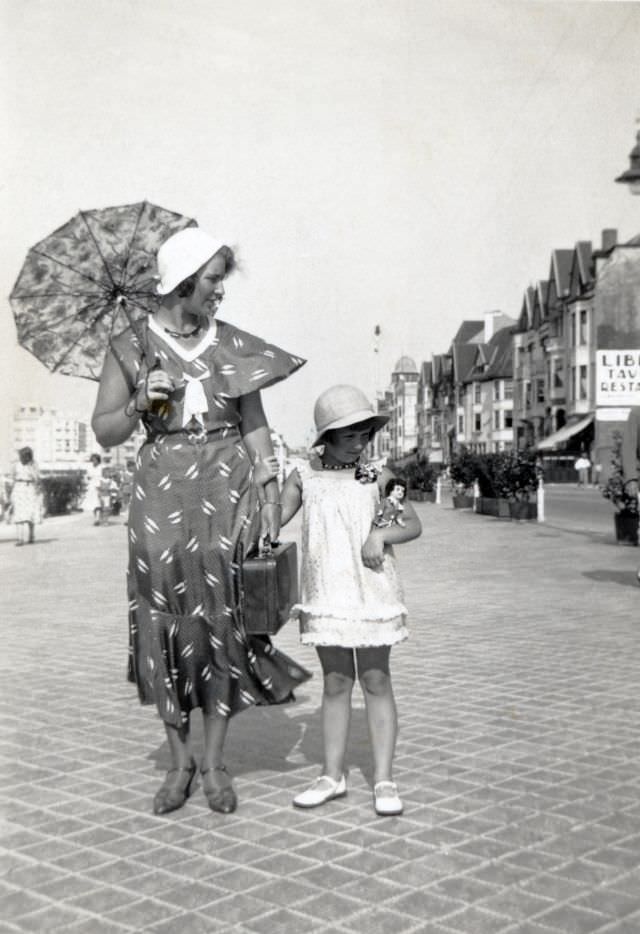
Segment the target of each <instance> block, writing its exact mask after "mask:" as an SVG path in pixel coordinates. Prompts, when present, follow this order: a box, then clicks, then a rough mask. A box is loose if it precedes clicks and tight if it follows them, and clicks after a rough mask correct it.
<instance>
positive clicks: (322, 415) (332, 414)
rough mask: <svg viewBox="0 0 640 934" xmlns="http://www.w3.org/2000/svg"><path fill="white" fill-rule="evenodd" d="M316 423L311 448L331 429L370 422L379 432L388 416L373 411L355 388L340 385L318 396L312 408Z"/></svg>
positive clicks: (365, 398)
mask: <svg viewBox="0 0 640 934" xmlns="http://www.w3.org/2000/svg"><path fill="white" fill-rule="evenodd" d="M313 418H314V421H315V423H316V439H315V441H314V442H313V444H312V445H311V447H314V448H315V447H316V446H317V445H318V444H322V437H323V435H324V434H325V432H327V431H330V430H331V429H332V428H346V427H347V426H348V425H357V424H358V422H369V421H370V422H371V423H372V425H373V428H374V430H375V431H379V430H380V429H381V428H382V427H383V426H384V425H386V424H387V422H388V421H389V416H388V415H380V414H377V413H376V412H374V411H373V406H372V405H371V403H370V402H369V400H368V399H367V397H366V396H365V394H364V393H363V392H362V390H361V389H358V388H357V387H356V386H348V385H344V384H340V385H338V386H331V387H330V388H329V389H325V391H324V392H323V393H322V395H320V396H319V397H318V399H317V401H316V404H315V406H314V408H313Z"/></svg>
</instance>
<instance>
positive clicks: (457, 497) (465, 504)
mask: <svg viewBox="0 0 640 934" xmlns="http://www.w3.org/2000/svg"><path fill="white" fill-rule="evenodd" d="M452 500H453V508H454V509H471V507H472V506H473V496H467V494H466V493H454V495H453V497H452Z"/></svg>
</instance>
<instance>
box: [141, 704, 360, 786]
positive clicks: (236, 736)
mask: <svg viewBox="0 0 640 934" xmlns="http://www.w3.org/2000/svg"><path fill="white" fill-rule="evenodd" d="M300 699H301V700H302V699H303V698H302V697H300ZM287 706H288V709H289V710H290V711H292V710H293V708H294V706H295V705H287ZM161 731H162V724H161V723H160V722H159V721H158V733H159V736H160V735H161ZM191 743H192V750H193V754H194V757H195V760H196V762H199V761H200V760H201V758H202V748H203V733H202V717H201V716H200V715H199V714H198V713H196V714H194V716H193V717H192V728H191ZM149 759H150V760H152V761H153V762H154V763H155V766H156V768H157V769H158V771H162V772H164V771H165V770H166V769H168V768H170V766H171V757H170V755H169V747H168V744H167V743H166V742H163V743H162V744H161V745H159V746H158V747H157V748H156V749H155V750H154V751H153V752H151V753H150V754H149ZM225 760H226V763H227V765H228V767H229V771H230V772H231V774H232V775H245V774H247V773H251V772H256V771H261V770H263V769H268V770H269V771H272V772H280V773H283V774H284V773H287V772H293V771H295V770H296V769H299V768H301V767H304V766H305V765H313V764H315V765H317V766H318V769H320V767H321V766H322V760H323V757H322V724H321V718H320V708H319V707H318V708H317V709H316V710H315V711H313V713H311V714H310V713H308V712H304V713H303V712H301V713H300V714H298V715H297V716H293V717H292V716H290V715H288V714H287V713H285V710H284V709H283V707H282V706H278V705H276V706H273V707H255V708H252V709H250V710H247V711H245V712H243V713H242V714H241V715H240V716H237V717H235V718H234V719H233V720H232V721H231V724H230V726H229V734H228V737H227V741H226V744H225ZM346 768H347V771H354V770H359V771H360V772H362V775H363V776H364V777H365V779H366V780H367V781H368V783H369V784H370V785H371V786H372V787H373V768H372V762H371V750H370V744H369V735H368V731H367V722H366V716H365V711H364V709H360V708H356V709H354V711H353V713H352V718H351V729H350V732H349V742H348V746H347V757H346Z"/></svg>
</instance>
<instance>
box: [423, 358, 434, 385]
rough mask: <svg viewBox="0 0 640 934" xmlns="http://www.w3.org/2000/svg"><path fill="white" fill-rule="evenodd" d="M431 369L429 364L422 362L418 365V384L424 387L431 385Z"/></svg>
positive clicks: (427, 361) (425, 361)
mask: <svg viewBox="0 0 640 934" xmlns="http://www.w3.org/2000/svg"><path fill="white" fill-rule="evenodd" d="M431 369H432V368H431V362H430V361H429V360H423V362H422V364H421V365H420V382H421V383H422V384H423V385H425V386H427V385H430V384H431Z"/></svg>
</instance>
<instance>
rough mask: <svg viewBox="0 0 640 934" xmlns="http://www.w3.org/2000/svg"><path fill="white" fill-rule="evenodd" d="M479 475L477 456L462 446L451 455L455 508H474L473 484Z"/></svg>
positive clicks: (450, 469) (450, 465)
mask: <svg viewBox="0 0 640 934" xmlns="http://www.w3.org/2000/svg"><path fill="white" fill-rule="evenodd" d="M477 475H478V461H477V457H476V455H475V454H472V453H471V451H470V450H469V449H468V448H467V447H465V445H462V446H461V447H460V449H459V450H458V451H455V452H454V453H453V454H452V455H451V460H450V462H449V476H450V478H451V482H452V483H453V485H454V487H453V490H454V492H453V497H452V500H453V508H454V509H470V508H471V506H473V484H474V481H475V479H476V477H477Z"/></svg>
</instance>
